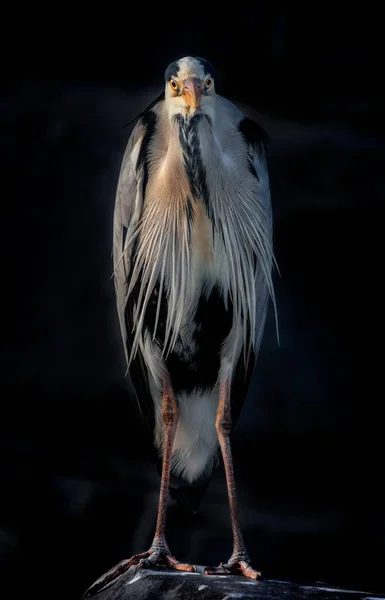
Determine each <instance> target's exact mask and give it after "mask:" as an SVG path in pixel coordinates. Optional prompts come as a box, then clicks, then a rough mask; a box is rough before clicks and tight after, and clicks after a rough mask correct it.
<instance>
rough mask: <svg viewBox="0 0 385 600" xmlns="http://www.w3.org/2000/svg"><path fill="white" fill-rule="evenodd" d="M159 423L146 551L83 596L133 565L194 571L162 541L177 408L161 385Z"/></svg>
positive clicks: (117, 567) (91, 593) (111, 573)
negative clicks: (153, 512)
mask: <svg viewBox="0 0 385 600" xmlns="http://www.w3.org/2000/svg"><path fill="white" fill-rule="evenodd" d="M162 416H163V423H164V446H163V466H162V478H161V483H160V494H159V504H158V518H157V523H156V530H155V535H154V539H153V542H152V544H151V547H150V549H149V550H147V552H141V553H139V554H134V555H133V556H132V557H131V558H129V559H127V560H123V561H122V562H120V563H119V564H118V565H117V566H116V567H114V568H113V569H112V570H111V571H109V572H108V573H106V574H105V576H103V577H102V578H101V579H99V580H98V581H97V582H96V583H95V584H94V585H92V586H91V587H90V588H89V589H88V590H87V591H86V593H85V594H84V597H90V596H94V595H95V594H96V593H97V592H99V591H100V590H101V589H102V588H104V587H106V586H107V585H108V584H110V583H111V582H112V581H113V580H114V579H116V578H117V577H119V576H120V575H122V573H124V572H125V571H127V569H129V568H130V567H132V566H134V565H136V566H137V567H138V568H151V567H168V568H169V569H175V570H176V571H188V572H190V573H194V572H195V570H196V569H195V567H194V566H193V565H189V564H186V563H181V562H179V561H178V560H177V559H176V558H174V556H172V554H171V552H170V550H169V548H168V546H167V542H166V538H165V528H166V503H167V495H168V486H169V481H170V467H171V454H172V448H173V444H174V438H175V431H176V426H177V423H178V407H177V403H176V400H175V397H174V394H173V392H172V390H171V387H170V386H169V385H168V384H166V383H164V387H163V412H162Z"/></svg>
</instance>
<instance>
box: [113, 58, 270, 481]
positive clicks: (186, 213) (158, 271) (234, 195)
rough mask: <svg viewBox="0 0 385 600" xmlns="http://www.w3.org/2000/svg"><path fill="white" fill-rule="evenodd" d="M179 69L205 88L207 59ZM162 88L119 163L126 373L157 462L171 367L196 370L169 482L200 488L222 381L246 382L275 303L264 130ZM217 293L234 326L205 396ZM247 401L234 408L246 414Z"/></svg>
mask: <svg viewBox="0 0 385 600" xmlns="http://www.w3.org/2000/svg"><path fill="white" fill-rule="evenodd" d="M177 65H178V67H179V71H178V73H179V79H181V80H183V79H184V78H185V77H186V76H188V77H190V78H191V77H196V78H199V80H202V81H204V78H205V77H206V80H207V75H208V74H207V73H206V72H205V70H204V66H203V65H202V62H200V61H199V60H195V59H192V58H190V57H187V58H184V59H182V60H181V61H179V63H177ZM178 67H177V68H178ZM209 75H211V74H209ZM165 89H166V91H165V98H164V99H162V100H160V101H159V102H158V103H157V104H155V106H153V107H152V108H151V109H150V110H149V111H147V112H145V113H144V114H143V115H142V116H141V117H140V118H139V121H138V122H137V124H136V126H135V127H134V129H133V131H132V134H131V136H130V139H129V141H128V144H127V149H126V152H125V154H124V158H123V162H122V167H121V171H120V175H119V181H118V186H117V194H116V204H115V212H114V229H113V259H114V275H115V290H116V299H117V309H118V315H119V321H120V327H121V332H122V339H123V344H124V348H125V352H126V359H127V366H128V370H129V373H130V374H131V373H132V368H133V365H134V363H135V362H136V369H137V371H136V373H137V375H136V380H138V377H142V380H143V381H144V380H145V381H144V384H145V385H144V387H141V384H140V385H139V384H138V385H139V387H138V386H135V381H134V387H136V392H137V396H138V401H139V405H140V406H141V407H142V409H143V407H144V410H145V411H147V413H148V412H150V413H151V410H153V421H151V423H152V425H153V426H154V427H155V429H154V439H155V445H156V447H157V448H158V450H159V453H160V454H161V452H162V441H163V421H162V414H161V413H162V387H163V382H164V381H165V379H167V378H170V377H171V375H170V373H169V372H168V366H167V360H168V358H169V357H170V356H172V357H174V358H173V359H172V360H179V361H184V362H185V363H186V362H188V361H189V360H191V369H192V370H194V368H195V369H196V372H197V386H196V387H195V389H190V388H189V389H183V385H182V384H181V386H182V387H181V386H179V387H178V391H177V392H176V397H177V401H178V404H179V420H178V425H177V429H176V435H175V440H174V450H173V455H172V474H173V475H174V476H175V477H176V478H179V479H180V480H183V481H185V482H186V483H189V484H194V482H196V481H202V480H204V479H205V478H206V479H207V478H208V477H209V476H210V474H211V471H212V468H213V464H214V462H215V459H216V455H217V450H218V440H217V435H216V430H215V415H216V409H217V404H218V394H219V391H218V390H219V382H220V380H224V379H226V380H229V381H230V382H234V380H235V378H236V377H237V370H239V369H241V370H242V376H241V377H238V379H239V380H240V379H242V377H243V378H244V379H246V378H247V377H248V380H247V382H246V383H248V382H249V378H250V368H251V371H252V368H253V366H254V362H255V359H256V357H257V354H258V351H259V347H260V343H261V339H262V334H263V330H264V324H265V318H266V312H267V307H268V300H269V296H270V297H272V299H273V303H274V291H273V283H272V277H271V271H272V265H273V248H272V213H271V203H270V188H269V177H268V170H267V164H266V152H265V145H264V138H263V134H262V132H261V131H260V130H259V129H258V128H256V129H255V130H254V131H256V132H257V134H256V135H255V134H253V133H252V134H249V132H248V125H249V124H250V122H249V120H248V119H246V117H245V115H243V114H242V112H241V111H240V110H239V109H238V108H237V107H236V106H234V105H233V104H232V103H230V102H229V101H227V100H226V99H225V98H223V97H221V96H219V95H218V94H216V93H215V90H214V85H213V84H212V85H211V86H210V90H208V91H207V92H206V93H205V92H204V91H203V93H202V98H201V104H200V108H199V109H198V110H197V111H196V112H195V113H194V114H191V113H192V110H191V111H190V113H189V114H187V115H186V114H185V113H183V112H182V111H181V108H180V106H181V105H180V103H178V102H179V98H178V96H177V95H175V94H173V91H172V89H171V88H170V86H169V80H166V88H165ZM174 101H175V102H174ZM245 124H246V125H247V127H245ZM251 129H252V128H251ZM259 134H260V136H259ZM258 136H259V139H258ZM213 291H215V292H216V293H218V294H219V297H220V298H221V299H222V300H223V306H224V308H223V310H224V311H228V312H227V313H224V314H228V315H230V317H231V325H230V329H229V332H228V334H227V335H226V337H225V339H223V340H220V345H219V346H218V353H219V355H220V356H219V360H220V368H219V369H218V371H217V372H216V373H215V382H214V384H213V385H212V386H203V385H200V384H199V373H200V371H199V369H200V368H201V367H199V368H198V367H196V364H199V365H200V364H201V363H199V361H198V359H197V361H198V362H197V361H195V363H194V357H196V356H198V354H197V353H198V352H199V351H200V348H199V347H197V344H198V342H197V336H198V333H199V327H200V326H201V324H199V323H197V322H196V315H197V311H198V307H199V306H200V303H201V302H203V301H204V300H205V299H206V300H207V302H208V301H209V299H210V298H211V297H212V294H213ZM274 307H275V303H274ZM150 309H151V310H150ZM149 315H151V316H149ZM215 318H216V315H215V311H214V312H213V314H212V319H213V320H215ZM175 357H176V358H175ZM170 360H171V359H170ZM137 361H139V362H140V367H139V371H138V362H137ZM206 362H207V361H206ZM250 362H251V367H250ZM170 364H171V362H170ZM194 364H195V367H194ZM207 364H208V363H207ZM240 365H241V366H240ZM208 368H209V366H208ZM138 373H140V374H141V375H138ZM238 375H239V374H238ZM133 379H134V380H135V376H134V377H133ZM206 379H207V377H206ZM206 379H205V381H206ZM172 384H173V380H172V377H171V385H172ZM240 385H242V384H240ZM190 387H191V386H190ZM246 388H247V386H246ZM233 391H235V395H236V391H237V390H236V389H235V388H234V386H233ZM246 391H247V389H243V388H242V391H241V392H240V395H241V397H240V398H232V403H234V404H236V403H237V402H240V404H242V402H243V400H244V396H245V394H246ZM149 402H152V403H153V409H152V408H151V407H149V406H148V403H149ZM146 403H147V406H145V404H146Z"/></svg>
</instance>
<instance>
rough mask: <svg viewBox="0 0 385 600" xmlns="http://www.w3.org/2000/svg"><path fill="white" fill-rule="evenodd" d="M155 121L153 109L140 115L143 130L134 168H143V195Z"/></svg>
mask: <svg viewBox="0 0 385 600" xmlns="http://www.w3.org/2000/svg"><path fill="white" fill-rule="evenodd" d="M156 121H157V118H156V114H155V113H154V111H153V110H147V111H146V112H144V113H143V115H142V116H141V122H142V123H143V127H144V130H145V131H144V135H143V140H142V145H141V147H140V150H139V155H138V160H137V162H136V169H143V196H144V194H145V191H146V186H147V182H148V172H149V149H150V142H151V140H152V138H153V136H154V133H155V130H156Z"/></svg>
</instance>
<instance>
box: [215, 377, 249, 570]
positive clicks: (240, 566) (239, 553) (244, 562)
mask: <svg viewBox="0 0 385 600" xmlns="http://www.w3.org/2000/svg"><path fill="white" fill-rule="evenodd" d="M215 425H216V429H217V434H218V440H219V445H220V447H221V452H222V457H223V462H224V466H225V473H226V482H227V493H228V497H229V505H230V516H231V525H232V530H233V553H232V555H231V557H230V559H229V561H228V562H227V563H226V564H222V563H221V564H220V566H219V567H207V568H206V569H205V573H206V575H230V574H242V575H244V576H245V577H250V578H251V579H258V578H259V577H261V573H260V572H259V571H255V570H254V569H253V568H252V567H251V565H250V559H249V556H248V554H247V551H246V548H245V543H244V541H243V536H242V532H241V528H240V526H239V508H238V501H237V497H236V489H235V478H234V466H233V457H232V453H231V445H230V432H231V405H230V384H229V382H227V381H226V382H224V383H222V384H221V386H220V393H219V403H218V409H217V418H216V423H215Z"/></svg>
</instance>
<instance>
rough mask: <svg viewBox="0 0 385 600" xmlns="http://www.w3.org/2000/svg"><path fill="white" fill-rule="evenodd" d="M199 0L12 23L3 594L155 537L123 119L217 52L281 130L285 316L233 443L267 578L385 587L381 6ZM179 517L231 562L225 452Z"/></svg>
mask: <svg viewBox="0 0 385 600" xmlns="http://www.w3.org/2000/svg"><path fill="white" fill-rule="evenodd" d="M184 8H185V10H184V11H183V12H181V10H180V9H172V8H171V7H167V6H162V7H160V6H159V7H154V6H153V7H151V6H150V5H145V6H142V7H140V8H135V9H134V8H133V7H132V6H131V7H128V6H127V7H126V6H124V5H119V6H118V5H117V6H113V5H108V6H103V7H102V6H100V7H98V6H96V5H94V6H93V7H92V8H90V9H89V10H88V12H84V13H83V12H82V11H81V9H80V7H78V8H77V9H76V10H73V9H70V8H69V7H68V6H55V7H52V8H51V9H49V8H48V7H46V8H44V9H41V10H38V9H37V7H36V6H34V7H33V8H30V9H29V11H27V9H26V8H22V7H16V10H15V13H14V14H12V15H9V16H8V15H7V18H4V21H3V23H4V32H3V33H4V35H3V36H2V48H1V52H2V57H3V67H2V69H3V80H2V99H1V125H2V134H1V150H2V160H1V167H2V184H1V189H2V194H1V195H2V203H1V204H2V208H3V210H4V213H3V216H2V219H1V245H2V248H1V256H2V259H3V267H2V285H1V306H2V310H1V315H2V321H3V325H2V344H1V358H2V384H1V399H2V400H1V421H0V423H1V425H0V426H1V444H2V446H1V473H0V476H1V480H0V485H1V492H0V509H1V510H0V557H1V570H2V576H3V584H2V585H3V588H2V589H3V590H4V589H5V586H6V585H8V584H11V583H13V597H18V595H19V594H21V591H22V590H28V591H29V592H31V591H34V590H38V593H39V595H40V597H42V596H43V595H45V592H47V594H49V595H50V596H51V597H52V591H53V590H54V593H55V595H56V596H60V597H63V598H78V597H79V595H80V594H81V592H82V591H84V589H85V588H86V587H87V586H88V585H89V584H90V583H92V581H93V580H94V579H96V578H97V577H98V576H99V575H100V574H101V573H103V572H104V571H105V570H107V569H108V568H109V567H111V566H112V565H113V564H115V563H116V562H118V561H119V560H121V559H122V558H124V557H127V556H129V555H130V554H132V552H134V551H139V550H144V549H146V547H147V546H148V545H149V543H150V542H151V535H152V533H153V528H154V524H155V517H156V502H157V494H158V486H159V479H158V476H157V474H156V472H155V469H154V467H153V466H152V464H151V461H150V454H151V453H150V449H149V445H148V444H149V441H148V437H147V433H146V431H145V429H144V427H143V423H142V422H141V420H140V416H139V414H138V410H137V407H136V405H135V403H134V402H133V401H132V400H131V397H130V393H129V389H128V385H127V382H126V381H125V379H124V364H123V357H122V349H121V342H120V338H119V333H118V330H117V322H116V315H115V304H114V294H113V284H112V280H111V279H110V276H111V270H112V261H111V219H112V210H113V203H114V195H115V188H116V182H117V176H118V173H119V169H120V162H121V159H122V154H123V151H124V147H125V144H126V142H127V138H128V135H129V133H130V129H122V126H123V125H124V124H125V123H126V122H127V121H128V120H130V119H131V118H132V117H134V116H135V115H136V114H137V113H138V112H139V111H140V110H141V109H142V108H144V106H145V105H146V103H148V102H149V101H150V100H152V99H153V98H154V97H155V96H156V95H157V94H158V93H159V91H160V90H161V88H162V85H163V80H162V78H163V71H164V69H165V67H166V66H167V64H168V62H170V61H172V60H175V59H177V58H179V57H181V56H184V55H186V54H196V55H200V56H204V57H205V58H208V59H209V60H211V61H212V62H213V63H214V65H215V66H216V68H217V71H218V77H217V82H216V86H217V91H218V93H221V94H223V95H225V96H227V97H229V98H231V99H232V100H233V101H235V102H238V103H239V104H240V105H242V106H243V107H244V108H245V110H246V111H248V113H249V114H252V115H257V118H258V119H259V121H260V123H261V124H262V125H263V126H264V127H265V128H266V130H267V131H268V133H269V134H270V138H271V140H270V145H269V156H270V162H269V164H270V176H271V191H272V201H273V208H274V218H275V246H276V256H277V260H278V264H279V267H280V271H281V277H279V276H278V275H277V274H276V276H275V283H276V293H277V301H278V310H279V319H280V331H281V345H280V347H278V345H277V342H276V338H275V332H274V322H273V319H272V315H269V318H268V322H267V326H266V333H265V336H264V341H263V345H262V350H261V354H260V360H259V363H258V367H257V371H256V375H255V379H254V383H253V385H252V388H251V390H250V394H249V398H248V401H247V404H246V406H245V409H244V412H243V415H242V418H241V420H240V421H239V424H238V426H237V429H236V431H235V434H234V442H233V447H234V460H235V468H236V477H237V481H238V489H239V495H240V500H241V505H242V522H243V528H244V531H245V538H246V543H247V545H248V549H249V553H250V554H251V557H252V559H253V563H254V565H255V566H256V567H258V568H260V569H262V571H263V572H264V575H265V576H267V577H277V578H286V579H291V580H296V581H325V582H328V583H334V584H339V585H342V586H350V587H355V588H357V587H361V588H366V589H367V590H377V591H381V590H382V591H384V590H385V586H384V583H383V575H384V558H385V510H384V493H383V489H382V485H383V458H384V456H383V455H384V452H383V425H382V403H383V387H382V378H381V374H382V370H383V368H382V363H380V359H379V357H380V354H381V351H382V349H381V341H382V338H381V335H380V334H379V332H380V317H381V312H382V311H381V309H382V306H380V302H379V289H380V280H381V274H382V268H381V267H380V264H381V263H380V260H381V259H380V254H381V233H382V226H381V217H380V204H381V201H382V199H383V195H384V189H385V188H384V179H383V173H384V160H383V159H384V149H385V140H384V135H383V134H384V129H383V115H382V112H383V106H384V104H383V97H382V95H381V79H382V75H381V72H382V70H383V69H382V64H381V63H382V59H381V52H380V51H381V35H382V31H381V27H382V26H381V19H380V16H379V14H377V13H376V12H370V10H369V9H368V8H366V9H364V8H362V7H361V8H360V11H358V10H357V11H356V12H354V11H353V12H352V9H351V8H349V9H347V8H346V9H343V8H341V12H340V13H337V12H332V11H330V10H329V11H327V10H326V9H325V8H324V7H323V8H322V9H321V8H317V4H312V6H311V7H310V8H307V9H306V8H305V7H303V8H302V9H301V10H297V11H295V10H289V9H287V10H286V11H285V10H278V9H277V10H273V9H267V8H262V7H260V8H250V7H248V8H242V6H241V5H239V4H237V5H236V6H235V7H233V6H231V7H230V5H228V7H227V9H225V8H223V7H222V9H221V11H220V13H218V14H217V12H218V11H216V10H214V9H213V10H212V11H211V12H209V11H208V9H207V10H204V8H203V7H202V6H198V5H194V4H191V6H190V5H189V6H185V7H184ZM168 531H169V544H170V546H171V548H172V550H173V552H174V553H175V554H176V555H177V556H178V557H179V558H180V559H186V560H191V561H195V562H198V563H200V564H217V563H218V562H219V561H221V560H225V559H226V558H228V556H229V555H230V553H231V530H230V523H229V515H228V506H227V498H226V490H225V485H224V474H223V471H222V469H218V470H217V472H216V474H215V478H214V480H213V482H212V485H211V486H210V489H209V491H208V493H207V496H206V498H205V501H204V503H203V504H202V507H201V510H200V513H199V514H198V515H197V516H196V517H195V518H194V519H189V518H186V517H183V516H181V515H180V514H179V513H178V511H177V510H175V508H174V507H171V508H170V511H169V530H168ZM8 597H12V595H11V596H8Z"/></svg>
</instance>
